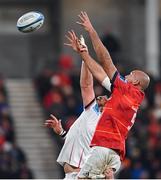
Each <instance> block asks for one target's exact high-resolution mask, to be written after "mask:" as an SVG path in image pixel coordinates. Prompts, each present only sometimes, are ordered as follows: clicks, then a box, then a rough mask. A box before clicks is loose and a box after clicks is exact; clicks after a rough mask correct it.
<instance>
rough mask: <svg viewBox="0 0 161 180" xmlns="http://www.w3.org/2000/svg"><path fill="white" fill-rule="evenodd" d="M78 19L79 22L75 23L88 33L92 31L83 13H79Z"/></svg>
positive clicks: (88, 20) (89, 22)
mask: <svg viewBox="0 0 161 180" xmlns="http://www.w3.org/2000/svg"><path fill="white" fill-rule="evenodd" d="M78 17H79V20H80V21H77V22H76V23H77V24H79V25H81V26H83V27H84V29H85V30H86V31H88V32H90V31H92V30H93V29H94V28H93V26H92V24H91V21H90V19H89V17H88V15H87V13H86V12H85V11H81V13H80V14H79V15H78Z"/></svg>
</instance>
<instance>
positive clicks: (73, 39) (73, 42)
mask: <svg viewBox="0 0 161 180" xmlns="http://www.w3.org/2000/svg"><path fill="white" fill-rule="evenodd" d="M65 37H66V38H67V40H68V43H64V45H66V46H70V47H72V48H73V50H74V51H76V52H78V51H79V50H78V48H77V39H78V38H77V36H76V34H75V32H74V31H73V30H71V31H68V35H65Z"/></svg>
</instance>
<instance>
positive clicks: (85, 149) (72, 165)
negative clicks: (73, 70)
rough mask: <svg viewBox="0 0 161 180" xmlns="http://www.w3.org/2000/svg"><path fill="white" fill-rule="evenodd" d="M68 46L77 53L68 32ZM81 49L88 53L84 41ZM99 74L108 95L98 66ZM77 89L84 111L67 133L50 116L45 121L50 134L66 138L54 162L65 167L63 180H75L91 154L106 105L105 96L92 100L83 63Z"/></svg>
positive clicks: (89, 79) (89, 76) (108, 85)
mask: <svg viewBox="0 0 161 180" xmlns="http://www.w3.org/2000/svg"><path fill="white" fill-rule="evenodd" d="M66 38H67V39H68V41H69V43H65V45H67V46H71V47H72V48H73V49H74V50H75V51H76V52H78V49H77V48H76V41H77V40H76V39H77V37H76V35H75V33H74V32H73V31H69V32H68V35H67V36H66ZM80 41H81V43H82V44H83V45H84V50H86V51H88V49H87V47H86V45H85V43H84V39H83V37H81V39H80ZM98 71H100V72H101V74H102V73H104V77H103V78H102V79H101V83H102V85H103V86H105V88H106V89H107V90H109V91H110V89H111V83H110V80H109V78H108V77H107V75H106V73H105V72H104V70H103V68H102V67H101V66H98ZM80 87H81V95H82V100H83V106H84V110H83V112H82V113H81V115H80V116H79V117H78V119H77V120H76V121H75V122H74V123H73V125H72V126H71V128H70V129H69V131H68V133H66V132H65V131H64V130H63V128H62V125H61V121H60V120H58V119H57V118H56V117H55V116H53V115H51V118H50V119H48V120H46V121H45V125H46V126H47V127H50V128H53V130H54V131H55V132H56V133H57V134H59V135H60V136H62V137H63V138H65V142H64V145H63V147H62V149H61V152H60V154H59V156H58V159H57V162H58V163H59V164H60V165H62V166H63V167H64V172H65V178H66V179H74V178H76V177H77V174H78V172H79V171H80V169H81V167H82V165H83V164H84V162H85V160H86V158H87V157H88V153H89V150H90V147H89V146H90V142H91V139H92V137H93V133H94V130H95V128H96V125H97V122H98V120H99V118H100V115H101V109H102V107H103V106H104V104H105V103H106V100H107V97H106V96H99V97H97V98H95V93H94V89H93V76H92V74H91V73H90V71H89V70H88V68H87V67H86V65H85V64H84V63H83V62H82V66H81V74H80Z"/></svg>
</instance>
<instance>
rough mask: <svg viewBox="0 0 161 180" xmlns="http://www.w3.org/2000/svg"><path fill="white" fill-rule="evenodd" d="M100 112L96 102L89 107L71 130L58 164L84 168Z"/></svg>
mask: <svg viewBox="0 0 161 180" xmlns="http://www.w3.org/2000/svg"><path fill="white" fill-rule="evenodd" d="M100 115H101V113H100V111H99V108H98V104H97V102H96V100H94V101H93V103H92V104H90V106H88V107H87V108H86V109H84V111H83V112H82V113H81V115H80V116H79V117H78V119H77V120H76V121H75V122H74V123H73V125H72V126H71V128H70V129H69V131H68V133H67V135H66V139H65V142H64V145H63V148H62V150H61V152H60V154H59V157H58V159H57V162H58V163H59V164H61V165H62V166H63V165H64V163H65V162H66V163H68V164H70V165H73V166H75V167H79V168H82V165H83V164H84V162H85V160H86V158H87V155H88V154H89V150H90V147H89V146H90V142H91V140H92V137H93V134H94V131H95V128H96V125H97V122H98V120H99V118H100Z"/></svg>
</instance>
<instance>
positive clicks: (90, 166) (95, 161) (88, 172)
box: [78, 146, 121, 178]
mask: <svg viewBox="0 0 161 180" xmlns="http://www.w3.org/2000/svg"><path fill="white" fill-rule="evenodd" d="M120 166H121V161H120V156H119V155H118V154H117V153H116V152H115V151H114V150H112V149H109V148H105V147H100V146H95V147H92V148H91V151H90V153H89V156H88V159H87V160H86V162H85V164H84V165H83V167H82V169H81V170H80V172H79V173H78V177H80V178H99V177H100V178H103V177H105V176H104V174H103V173H104V171H105V170H106V169H107V168H113V169H114V173H116V172H117V171H118V170H119V168H120Z"/></svg>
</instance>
